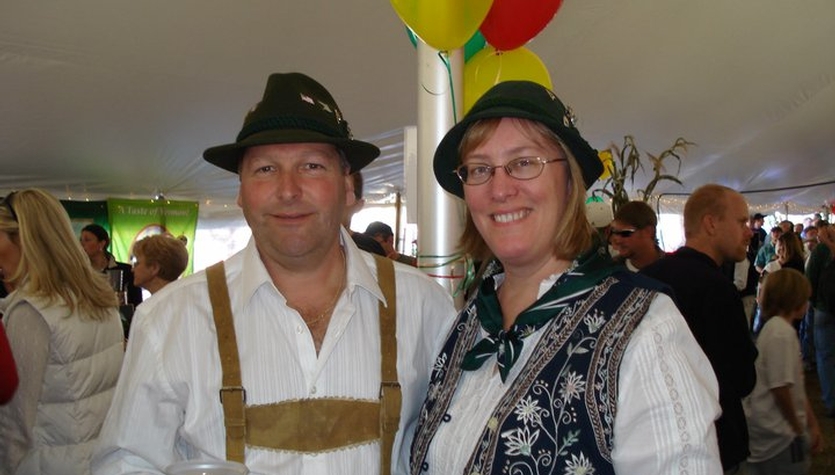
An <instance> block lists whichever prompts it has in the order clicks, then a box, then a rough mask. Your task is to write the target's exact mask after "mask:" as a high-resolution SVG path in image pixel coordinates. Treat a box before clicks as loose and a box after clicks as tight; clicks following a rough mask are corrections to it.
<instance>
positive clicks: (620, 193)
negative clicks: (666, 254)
mask: <svg viewBox="0 0 835 475" xmlns="http://www.w3.org/2000/svg"><path fill="white" fill-rule="evenodd" d="M691 145H695V144H694V143H693V142H689V141H687V140H686V139H684V138H682V137H679V138H677V139H676V141H675V143H673V145H672V146H671V147H670V148H668V149H666V150H664V151H663V152H661V153H660V154H659V155H657V156H655V155H652V154H650V153H647V154H646V155H647V157H649V162H650V163H651V164H652V178H651V179H650V180H649V181H648V182H647V184H646V187H644V188H641V189H638V190H637V194H638V199H640V200H641V201H644V202H647V201H649V199H650V197H651V196H652V192H653V191H654V190H655V186H656V185H658V183H660V182H662V181H672V182H675V183H678V184H679V185H681V184H682V183H681V180H679V179H678V174H679V172H680V171H681V158H682V156H683V155H684V154H685V152H687V147H688V146H691ZM670 158H674V159H675V160H676V162H677V164H678V167H677V168H676V172H675V174H668V173H666V170H665V167H664V161H665V160H668V159H670ZM600 159H601V160H602V161H603V166H604V168H605V171H604V174H603V176H607V175H608V177H607V178H606V181H604V182H603V186H601V187H600V188H597V189H595V190H593V191H592V194H593V195H597V194H598V193H600V194H603V195H606V196H608V197H609V198H610V199H611V200H612V213H617V212H618V209H619V208H620V207H621V206H623V205H624V204H626V203H628V202H629V200H630V198H629V192H628V191H627V189H626V185H627V180H628V181H629V185H630V186H631V188H634V187H635V175H637V174H638V171H639V170H640V171H641V172H642V173H646V170H645V169H644V163H643V161H642V159H641V152H640V151H639V150H638V146H637V145H635V138H634V137H632V136H631V135H626V136H624V137H623V146H622V147H618V146H617V145H615V144H612V145H611V146H610V147H609V148H608V149H606V150H604V151H602V152H600ZM607 172H608V173H607Z"/></svg>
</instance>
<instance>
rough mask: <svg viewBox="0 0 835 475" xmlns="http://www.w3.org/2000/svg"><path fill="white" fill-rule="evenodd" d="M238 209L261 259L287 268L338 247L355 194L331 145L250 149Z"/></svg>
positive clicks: (242, 170) (242, 173)
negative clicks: (340, 231) (293, 263)
mask: <svg viewBox="0 0 835 475" xmlns="http://www.w3.org/2000/svg"><path fill="white" fill-rule="evenodd" d="M240 180H241V187H240V192H239V194H238V205H239V206H240V207H241V208H242V209H243V212H244V216H245V217H246V221H247V223H248V224H249V227H250V228H251V229H252V234H253V237H254V239H255V242H256V244H257V246H258V250H259V252H260V253H261V258H262V259H264V260H270V261H274V262H277V263H279V264H281V265H289V264H291V263H292V262H298V260H299V259H303V258H307V257H316V256H319V257H321V256H325V255H327V253H328V252H329V251H331V250H332V249H333V246H337V245H339V228H340V224H341V222H342V219H343V217H344V215H345V208H346V205H348V204H353V201H354V196H353V190H352V188H351V186H350V182H349V180H350V179H349V177H348V175H347V173H346V171H345V170H344V168H343V166H342V164H341V160H340V156H339V152H338V151H337V149H336V147H334V146H333V145H330V144H317V143H293V144H273V145H262V146H257V147H250V148H248V149H247V150H246V152H245V153H244V156H243V158H242V159H241V167H240Z"/></svg>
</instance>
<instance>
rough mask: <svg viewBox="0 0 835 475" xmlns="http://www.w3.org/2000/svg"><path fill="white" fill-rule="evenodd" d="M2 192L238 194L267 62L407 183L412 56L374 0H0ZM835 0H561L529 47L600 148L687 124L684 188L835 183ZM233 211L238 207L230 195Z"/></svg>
mask: <svg viewBox="0 0 835 475" xmlns="http://www.w3.org/2000/svg"><path fill="white" fill-rule="evenodd" d="M0 12H2V15H0V121H2V127H0V169H1V170H2V172H0V192H8V191H9V190H12V189H19V188H23V187H28V186H39V187H44V188H47V189H49V190H51V191H53V192H54V193H56V194H57V195H58V196H59V197H61V198H72V199H79V200H80V199H101V198H105V197H110V196H119V197H135V198H149V197H151V196H153V195H154V194H156V193H158V192H161V193H162V194H164V195H165V196H166V197H167V198H169V199H184V200H196V201H200V202H201V210H202V211H201V212H202V213H203V215H204V216H211V215H215V214H217V215H222V214H224V213H228V212H233V213H234V212H237V211H236V210H235V205H234V200H235V194H236V189H237V180H236V178H235V177H234V175H231V174H228V173H226V172H223V171H221V170H218V169H215V168H213V167H211V166H210V165H208V164H206V163H204V162H203V160H202V158H201V156H202V151H203V150H204V149H205V148H207V147H209V146H212V145H218V144H221V143H226V142H229V141H231V140H232V139H233V138H234V137H235V135H236V134H237V132H238V129H239V127H240V125H241V121H242V118H243V115H244V113H245V112H246V111H247V110H248V109H249V108H250V107H251V106H252V105H253V104H254V103H255V102H256V101H257V100H258V99H259V98H260V95H261V93H262V91H263V87H264V84H265V80H266V77H267V76H268V75H269V73H271V72H279V71H281V72H285V71H293V70H297V71H302V72H305V73H307V74H309V75H311V76H313V77H315V78H317V79H318V80H319V81H320V82H322V83H323V84H325V86H326V87H328V88H329V89H330V90H331V92H332V93H333V94H334V96H335V97H336V98H337V101H338V102H339V103H340V106H341V108H342V109H343V113H344V114H345V116H346V118H347V119H348V121H349V122H350V124H351V128H352V130H353V132H354V134H355V136H357V137H359V138H363V139H366V140H372V141H376V142H378V143H379V144H380V145H381V147H382V148H383V149H384V150H383V156H382V157H381V158H380V159H378V161H377V162H375V164H373V165H372V167H371V168H369V169H368V171H367V172H366V179H367V182H368V187H369V190H368V191H369V192H372V193H382V192H385V191H387V190H396V189H402V187H403V181H404V180H403V177H402V167H401V166H400V162H401V160H402V144H401V141H402V133H401V130H402V128H403V127H404V126H407V125H412V124H414V123H415V121H416V102H417V99H416V95H417V90H418V85H417V79H416V75H417V73H416V71H417V66H416V58H415V52H414V50H413V47H412V45H411V44H410V43H409V40H408V37H407V35H406V33H405V29H404V26H403V24H402V23H401V21H400V19H399V18H398V17H397V15H396V13H395V12H394V10H393V8H392V7H391V5H390V3H389V2H388V1H385V0H344V1H329V0H298V1H290V0H281V1H275V0H249V1H243V2H229V1H218V0H144V1H138V2H137V1H125V0H109V1H104V0H74V1H72V2H66V1H57V0H34V1H24V0H0ZM833 45H835V2H833V1H832V0H803V1H799V2H791V3H787V2H778V1H774V0H771V1H769V0H766V1H761V0H735V1H727V0H707V1H703V2H693V1H681V0H668V1H657V0H631V1H611V0H582V1H581V0H565V1H564V2H563V6H562V8H561V9H560V10H559V11H558V12H557V15H556V16H555V18H554V19H553V21H551V23H550V24H549V25H548V26H547V27H546V29H545V30H544V31H543V32H541V33H540V34H539V35H538V36H537V37H536V38H534V39H533V40H532V41H531V42H530V43H529V44H528V48H529V49H531V50H532V51H533V52H535V53H536V54H537V55H538V56H539V57H540V59H542V61H543V62H544V63H545V65H546V66H547V67H548V69H549V71H550V74H551V77H552V80H553V84H554V88H555V90H556V92H557V94H558V95H559V96H560V97H561V98H562V99H563V100H564V101H565V102H566V103H568V104H569V105H571V106H572V107H573V109H574V111H575V112H576V114H577V116H578V119H579V127H580V130H581V131H582V132H583V134H584V135H585V136H586V137H587V139H588V140H589V142H591V143H592V145H593V146H595V147H597V148H606V147H608V146H609V145H610V144H611V143H613V142H614V143H620V141H621V139H622V137H623V136H624V135H626V134H631V135H633V136H634V137H635V138H636V140H637V143H638V146H639V148H641V149H643V150H645V151H647V152H650V153H655V152H659V151H661V150H662V149H664V148H666V147H667V146H669V145H671V144H672V142H673V141H674V140H675V139H676V138H677V137H679V136H683V137H685V138H687V139H688V140H690V141H693V142H695V143H697V144H698V145H697V146H696V147H695V148H692V149H691V150H690V152H689V153H688V155H687V156H686V158H685V160H684V162H683V167H682V171H681V174H680V177H681V178H682V180H683V181H684V186H683V187H680V186H678V185H675V184H672V183H670V184H666V185H664V186H661V187H659V189H658V191H661V192H687V191H690V190H692V189H694V188H695V187H697V186H699V185H700V184H703V183H707V182H719V183H723V184H726V185H728V186H732V187H734V188H737V189H740V190H760V189H772V188H782V187H794V186H799V185H809V184H815V183H825V182H828V183H829V184H827V185H822V186H814V187H808V188H803V189H791V190H784V191H779V192H771V193H754V194H749V195H748V198H749V201H750V202H751V203H752V204H754V205H758V204H759V205H765V204H779V203H783V202H791V203H793V205H792V206H800V207H806V208H807V209H812V208H819V207H820V206H821V205H823V204H824V203H825V202H827V201H829V202H832V201H833V200H835V185H833V184H832V183H833V181H835V160H833V155H835V152H833V150H835V133H834V132H835V131H834V130H833V127H835V48H833ZM230 210H231V211H230Z"/></svg>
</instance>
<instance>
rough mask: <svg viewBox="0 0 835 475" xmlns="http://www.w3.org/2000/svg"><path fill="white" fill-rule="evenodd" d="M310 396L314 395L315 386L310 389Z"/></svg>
mask: <svg viewBox="0 0 835 475" xmlns="http://www.w3.org/2000/svg"><path fill="white" fill-rule="evenodd" d="M310 394H316V386H313V387H312V388H310Z"/></svg>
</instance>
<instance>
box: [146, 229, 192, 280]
mask: <svg viewBox="0 0 835 475" xmlns="http://www.w3.org/2000/svg"><path fill="white" fill-rule="evenodd" d="M133 253H134V254H135V255H136V256H137V257H138V258H140V259H144V260H145V261H146V262H145V263H146V264H156V265H157V266H159V274H157V275H158V276H159V278H160V279H163V280H165V281H168V282H173V281H175V280H177V278H178V277H180V274H182V273H183V271H184V270H186V267H187V266H188V250H187V249H186V245H185V243H184V242H183V241H181V240H179V239H177V238H175V237H173V236H170V235H167V234H156V235H153V236H148V237H146V238H143V239H140V240H139V241H136V244H134V245H133Z"/></svg>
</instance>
